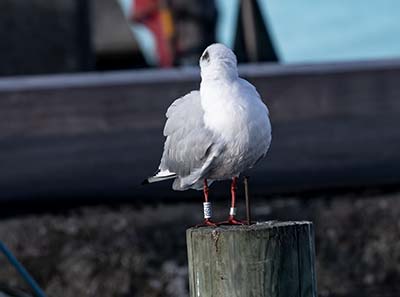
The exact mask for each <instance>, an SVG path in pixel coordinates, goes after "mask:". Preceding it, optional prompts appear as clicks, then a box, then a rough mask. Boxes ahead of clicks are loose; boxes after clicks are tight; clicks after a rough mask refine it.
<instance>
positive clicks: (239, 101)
mask: <svg viewBox="0 0 400 297" xmlns="http://www.w3.org/2000/svg"><path fill="white" fill-rule="evenodd" d="M199 64H200V69H201V84H200V89H199V90H195V91H191V92H190V93H189V94H187V95H185V96H183V97H181V98H179V99H177V100H175V101H174V102H173V103H172V104H171V106H170V107H169V108H168V110H167V113H166V117H167V121H166V123H165V127H164V133H163V134H164V136H165V137H166V140H165V144H164V151H163V154H162V157H161V162H160V165H159V168H158V171H157V172H156V174H155V175H154V176H151V177H149V178H147V179H146V180H145V181H144V182H143V183H144V184H148V183H154V182H159V181H164V180H169V179H174V182H173V185H172V188H173V189H174V190H177V191H184V190H188V189H195V190H203V194H204V203H203V208H204V223H203V224H202V225H205V226H216V224H215V223H214V222H213V221H212V220H211V217H212V209H211V202H210V201H209V185H211V184H212V183H213V182H214V181H220V180H231V181H232V182H231V187H230V190H231V207H230V209H229V217H228V220H227V221H226V223H227V224H232V225H237V224H242V222H241V221H239V220H237V219H236V217H235V216H236V205H235V203H236V189H237V181H238V177H239V175H240V173H242V172H243V171H245V170H247V169H249V168H252V167H253V166H254V165H255V164H256V163H257V162H258V161H260V160H261V159H262V158H264V157H265V155H266V154H267V152H268V149H269V147H270V144H271V137H272V136H271V123H270V120H269V111H268V108H267V106H266V105H265V104H264V103H263V101H262V100H261V97H260V95H259V94H258V92H257V90H256V88H255V87H254V86H253V85H252V84H251V83H249V82H248V81H246V80H244V79H242V78H240V77H239V74H238V69H237V59H236V56H235V54H234V53H233V52H232V50H231V49H229V48H228V47H226V46H225V45H223V44H219V43H215V44H212V45H210V46H208V47H207V48H206V49H205V50H204V52H203V54H202V55H201V57H200V61H199Z"/></svg>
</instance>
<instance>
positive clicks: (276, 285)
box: [186, 222, 317, 297]
mask: <svg viewBox="0 0 400 297" xmlns="http://www.w3.org/2000/svg"><path fill="white" fill-rule="evenodd" d="M186 239H187V247H188V260H189V287H190V297H225V296H226V297H267V296H268V297H294V296H296V297H316V296H317V294H316V281H315V266H314V258H315V252H314V231H313V225H312V223H311V222H263V223H257V224H254V225H250V226H248V225H244V226H221V227H218V228H210V227H205V228H203V227H202V228H190V229H188V230H187V231H186Z"/></svg>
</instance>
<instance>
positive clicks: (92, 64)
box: [0, 0, 400, 297]
mask: <svg viewBox="0 0 400 297" xmlns="http://www.w3.org/2000/svg"><path fill="white" fill-rule="evenodd" d="M399 36H400V2H398V1H395V0H381V1H378V0H371V1H368V2H365V1H360V0H353V1H344V0H340V1H330V2H328V1H307V2H304V1H303V2H294V1H289V0H280V1H277V0H258V1H256V0H241V1H240V0H190V1H183V0H53V1H46V0H2V1H1V2H0V38H1V41H0V61H1V62H0V242H3V243H4V244H5V245H6V246H8V248H9V249H10V250H11V251H12V252H13V253H14V255H15V256H16V257H17V258H18V259H19V260H20V262H21V263H22V264H23V265H24V266H25V267H26V269H27V270H28V271H29V272H30V273H31V274H32V276H33V277H34V278H35V279H36V281H37V282H38V283H39V285H40V286H41V287H42V288H43V289H44V291H45V292H46V293H47V294H48V296H71V297H72V296H99V297H101V296H118V297H122V296H124V297H125V296H126V297H127V296H150V297H151V296H154V297H155V296H165V297H181V296H182V297H183V296H188V284H187V264H186V246H185V230H186V229H187V228H188V227H190V226H193V225H195V224H197V223H199V222H200V221H201V220H202V203H201V202H202V194H201V192H196V191H192V190H190V191H186V192H174V191H172V189H171V184H170V183H169V182H165V183H159V184H155V185H151V186H148V187H140V186H138V185H139V184H140V182H141V181H142V180H143V179H144V178H145V177H147V176H149V175H151V174H152V173H153V172H154V171H155V170H156V169H157V166H158V163H159V160H160V156H161V153H162V149H163V141H164V138H163V136H162V129H163V125H164V123H165V115H164V114H165V111H166V109H167V107H168V106H169V105H170V104H171V103H172V102H173V101H174V100H175V99H176V98H178V97H180V96H182V95H184V94H186V93H187V92H189V91H191V90H193V89H196V88H198V87H199V82H200V76H199V69H198V66H197V65H198V59H199V57H200V55H201V53H202V52H203V50H204V49H205V48H206V47H207V46H208V45H209V44H211V43H214V42H221V43H224V44H226V45H227V46H229V47H231V48H232V49H233V50H234V51H235V53H236V55H237V57H238V61H239V72H240V74H241V76H243V77H245V78H246V79H248V80H249V81H250V82H252V83H253V84H254V85H255V86H256V87H257V89H258V91H259V92H260V94H261V96H262V98H263V100H264V101H265V103H266V104H267V105H268V106H269V109H270V113H271V121H272V126H273V142H272V146H271V149H270V153H269V155H268V157H267V158H266V159H265V160H264V161H263V162H261V163H260V164H259V165H258V166H257V167H256V168H254V169H253V170H251V171H249V172H247V173H246V174H248V175H250V190H251V195H252V200H253V212H254V216H255V219H257V220H311V221H313V222H314V224H315V232H316V252H317V259H316V260H317V263H316V265H317V281H318V295H319V296H321V297H328V296H329V297H331V296H332V297H333V296H341V297H350V296H351V297H358V296H360V297H361V296H385V297H388V296H399V295H400V288H399V285H398V283H399V282H400V203H399V201H400V200H399V199H400V187H399V185H400V131H399V129H398V127H400V40H399ZM243 198H244V195H243V189H242V187H240V198H239V200H240V205H239V213H240V215H239V216H241V217H243V216H244V203H243ZM211 199H212V201H213V202H214V210H215V213H216V214H215V218H216V220H223V219H225V216H226V215H227V214H228V213H227V212H228V205H229V182H220V183H219V184H215V185H213V187H212V188H211ZM30 294H31V293H30V288H29V287H28V286H27V285H26V284H25V282H24V281H23V280H22V278H21V277H20V275H19V274H18V273H17V272H16V271H15V269H14V268H13V267H12V266H11V265H10V264H9V263H8V261H7V260H6V257H5V256H3V254H0V296H1V297H3V296H33V295H30Z"/></svg>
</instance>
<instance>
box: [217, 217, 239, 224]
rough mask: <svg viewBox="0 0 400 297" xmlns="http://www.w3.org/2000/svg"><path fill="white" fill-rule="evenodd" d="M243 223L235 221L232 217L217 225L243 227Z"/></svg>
mask: <svg viewBox="0 0 400 297" xmlns="http://www.w3.org/2000/svg"><path fill="white" fill-rule="evenodd" d="M244 224H245V223H244V222H242V221H241V220H237V219H235V217H234V216H229V218H228V220H227V221H223V222H221V223H218V225H244Z"/></svg>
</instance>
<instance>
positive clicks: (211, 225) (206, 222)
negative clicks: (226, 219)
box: [195, 219, 218, 228]
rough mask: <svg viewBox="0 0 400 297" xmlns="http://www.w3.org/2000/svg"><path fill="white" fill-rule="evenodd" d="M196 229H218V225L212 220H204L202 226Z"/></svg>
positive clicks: (199, 225)
mask: <svg viewBox="0 0 400 297" xmlns="http://www.w3.org/2000/svg"><path fill="white" fill-rule="evenodd" d="M195 227H196V228H199V227H218V226H217V224H216V223H214V222H213V221H211V220H210V219H204V222H203V223H202V224H198V225H196V226H195Z"/></svg>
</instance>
